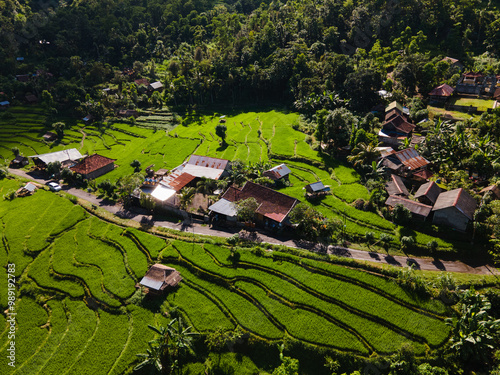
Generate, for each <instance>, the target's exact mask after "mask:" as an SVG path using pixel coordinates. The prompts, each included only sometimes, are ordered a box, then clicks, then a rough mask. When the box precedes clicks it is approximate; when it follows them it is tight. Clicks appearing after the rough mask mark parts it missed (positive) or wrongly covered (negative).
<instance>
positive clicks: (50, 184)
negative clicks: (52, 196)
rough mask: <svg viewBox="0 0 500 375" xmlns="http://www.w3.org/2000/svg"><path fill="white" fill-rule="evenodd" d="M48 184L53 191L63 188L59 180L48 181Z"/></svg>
mask: <svg viewBox="0 0 500 375" xmlns="http://www.w3.org/2000/svg"><path fill="white" fill-rule="evenodd" d="M47 186H48V187H49V189H50V190H52V191H60V190H61V185H59V184H58V183H57V182H54V181H50V182H47Z"/></svg>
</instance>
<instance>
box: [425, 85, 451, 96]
mask: <svg viewBox="0 0 500 375" xmlns="http://www.w3.org/2000/svg"><path fill="white" fill-rule="evenodd" d="M453 91H455V89H454V88H453V87H451V86H450V85H447V84H446V83H444V84H442V85H441V86H438V87H436V88H434V90H432V91H431V92H430V93H429V95H430V96H451V95H452V94H453Z"/></svg>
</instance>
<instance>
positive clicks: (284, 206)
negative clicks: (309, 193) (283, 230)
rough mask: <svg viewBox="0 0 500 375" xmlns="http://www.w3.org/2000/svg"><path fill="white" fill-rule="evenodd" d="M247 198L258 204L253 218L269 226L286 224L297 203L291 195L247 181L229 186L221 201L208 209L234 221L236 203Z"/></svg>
mask: <svg viewBox="0 0 500 375" xmlns="http://www.w3.org/2000/svg"><path fill="white" fill-rule="evenodd" d="M248 198H255V200H256V201H257V203H258V204H259V206H258V207H257V210H256V211H255V220H256V221H257V222H258V223H259V224H262V225H264V226H265V227H270V228H274V227H281V226H283V225H288V224H289V221H288V215H289V214H290V212H291V211H292V209H293V208H294V207H295V205H297V204H298V203H299V201H298V200H297V199H295V198H293V197H290V196H288V195H285V194H283V193H280V192H278V191H275V190H273V189H270V188H268V187H265V186H262V185H258V184H256V183H253V182H251V181H247V182H246V183H245V185H244V186H243V187H242V188H237V187H235V186H231V187H230V188H229V189H227V191H226V192H225V193H224V194H223V195H222V198H221V200H220V201H222V202H221V203H219V202H220V201H219V202H217V203H215V204H213V205H212V206H210V207H209V210H210V211H211V212H213V213H215V214H220V215H223V216H224V217H225V218H227V219H228V220H233V221H234V220H235V217H236V214H237V210H236V203H237V202H239V201H242V200H245V199H248Z"/></svg>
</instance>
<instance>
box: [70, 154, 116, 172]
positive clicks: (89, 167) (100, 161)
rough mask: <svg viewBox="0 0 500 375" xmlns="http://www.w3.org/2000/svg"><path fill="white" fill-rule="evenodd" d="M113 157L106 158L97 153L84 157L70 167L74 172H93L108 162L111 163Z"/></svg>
mask: <svg viewBox="0 0 500 375" xmlns="http://www.w3.org/2000/svg"><path fill="white" fill-rule="evenodd" d="M113 162H114V159H110V158H107V157H105V156H101V155H98V154H94V155H90V156H87V157H86V158H84V159H83V160H82V161H80V162H79V163H78V164H76V165H75V166H73V167H71V168H70V169H71V170H72V171H73V172H75V173H80V174H82V175H86V174H89V173H92V172H95V171H97V170H99V169H101V168H103V167H105V166H107V165H109V164H112V163H113Z"/></svg>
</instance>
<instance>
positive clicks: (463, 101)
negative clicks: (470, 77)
mask: <svg viewBox="0 0 500 375" xmlns="http://www.w3.org/2000/svg"><path fill="white" fill-rule="evenodd" d="M494 103H495V101H494V100H486V99H477V98H457V99H455V100H454V102H453V103H452V104H453V105H463V106H467V107H468V106H473V107H477V109H478V110H479V111H481V112H485V111H486V110H487V109H488V108H493V104H494Z"/></svg>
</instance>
